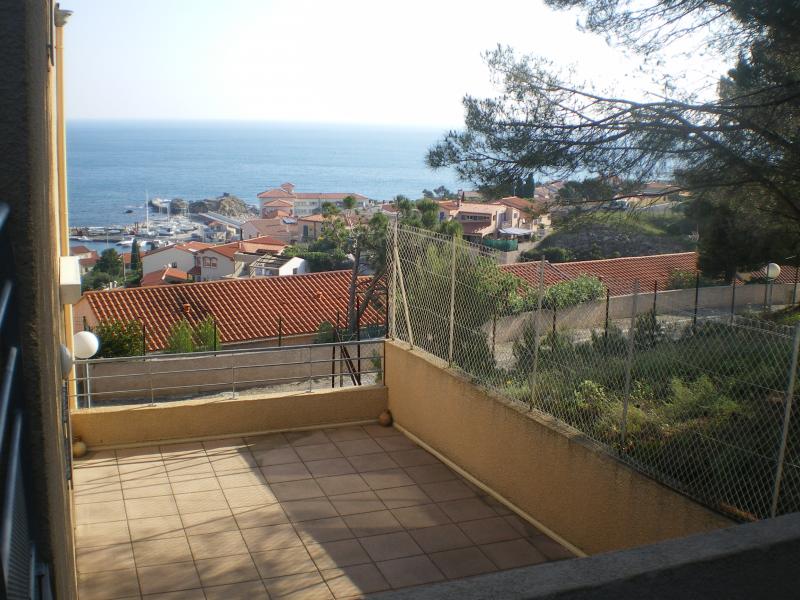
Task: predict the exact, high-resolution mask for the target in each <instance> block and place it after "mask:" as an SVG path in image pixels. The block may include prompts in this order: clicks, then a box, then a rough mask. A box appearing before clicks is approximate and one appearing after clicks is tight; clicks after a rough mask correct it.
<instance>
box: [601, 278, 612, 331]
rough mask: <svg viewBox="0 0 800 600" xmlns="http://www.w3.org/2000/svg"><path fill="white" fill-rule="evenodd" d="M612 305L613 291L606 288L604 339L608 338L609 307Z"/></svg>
mask: <svg viewBox="0 0 800 600" xmlns="http://www.w3.org/2000/svg"><path fill="white" fill-rule="evenodd" d="M610 304H611V289H610V288H606V321H605V324H604V325H603V337H604V338H608V307H609V305H610Z"/></svg>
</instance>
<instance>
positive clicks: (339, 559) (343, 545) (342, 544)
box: [306, 540, 371, 570]
mask: <svg viewBox="0 0 800 600" xmlns="http://www.w3.org/2000/svg"><path fill="white" fill-rule="evenodd" d="M306 550H307V551H308V553H309V554H310V555H311V558H312V559H313V560H314V562H315V563H316V564H317V568H318V569H320V570H323V569H334V568H336V567H349V566H351V565H361V564H364V563H368V562H370V560H371V559H370V557H369V555H368V554H367V553H366V551H365V550H364V548H363V547H362V546H361V544H360V543H359V542H358V540H341V541H338V542H323V543H321V544H306Z"/></svg>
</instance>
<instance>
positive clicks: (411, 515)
mask: <svg viewBox="0 0 800 600" xmlns="http://www.w3.org/2000/svg"><path fill="white" fill-rule="evenodd" d="M392 514H393V515H394V517H395V518H396V519H397V520H398V521H400V523H401V524H402V525H403V527H405V528H406V529H417V528H420V527H433V526H435V525H445V524H447V523H449V522H450V519H449V517H448V516H447V515H446V514H444V512H442V509H440V508H439V507H438V506H437V505H435V504H420V505H418V506H408V507H406V508H393V509H392Z"/></svg>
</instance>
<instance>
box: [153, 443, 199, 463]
mask: <svg viewBox="0 0 800 600" xmlns="http://www.w3.org/2000/svg"><path fill="white" fill-rule="evenodd" d="M159 450H160V451H161V456H162V457H163V458H164V460H171V459H177V458H197V457H202V456H205V454H206V450H205V448H204V447H203V444H202V443H201V442H185V443H181V444H168V445H165V446H161V447H160V448H159Z"/></svg>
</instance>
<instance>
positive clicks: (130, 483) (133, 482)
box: [120, 472, 170, 493]
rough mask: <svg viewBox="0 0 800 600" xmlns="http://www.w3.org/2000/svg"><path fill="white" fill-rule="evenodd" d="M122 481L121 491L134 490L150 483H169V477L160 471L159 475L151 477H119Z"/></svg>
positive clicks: (148, 485)
mask: <svg viewBox="0 0 800 600" xmlns="http://www.w3.org/2000/svg"><path fill="white" fill-rule="evenodd" d="M120 482H121V483H122V491H123V493H124V492H125V490H135V489H137V488H141V487H150V486H151V485H161V484H164V483H170V481H169V477H167V474H166V472H164V473H162V474H161V475H153V476H152V477H142V478H138V477H132V478H130V479H128V478H124V477H123V478H122V479H120Z"/></svg>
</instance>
